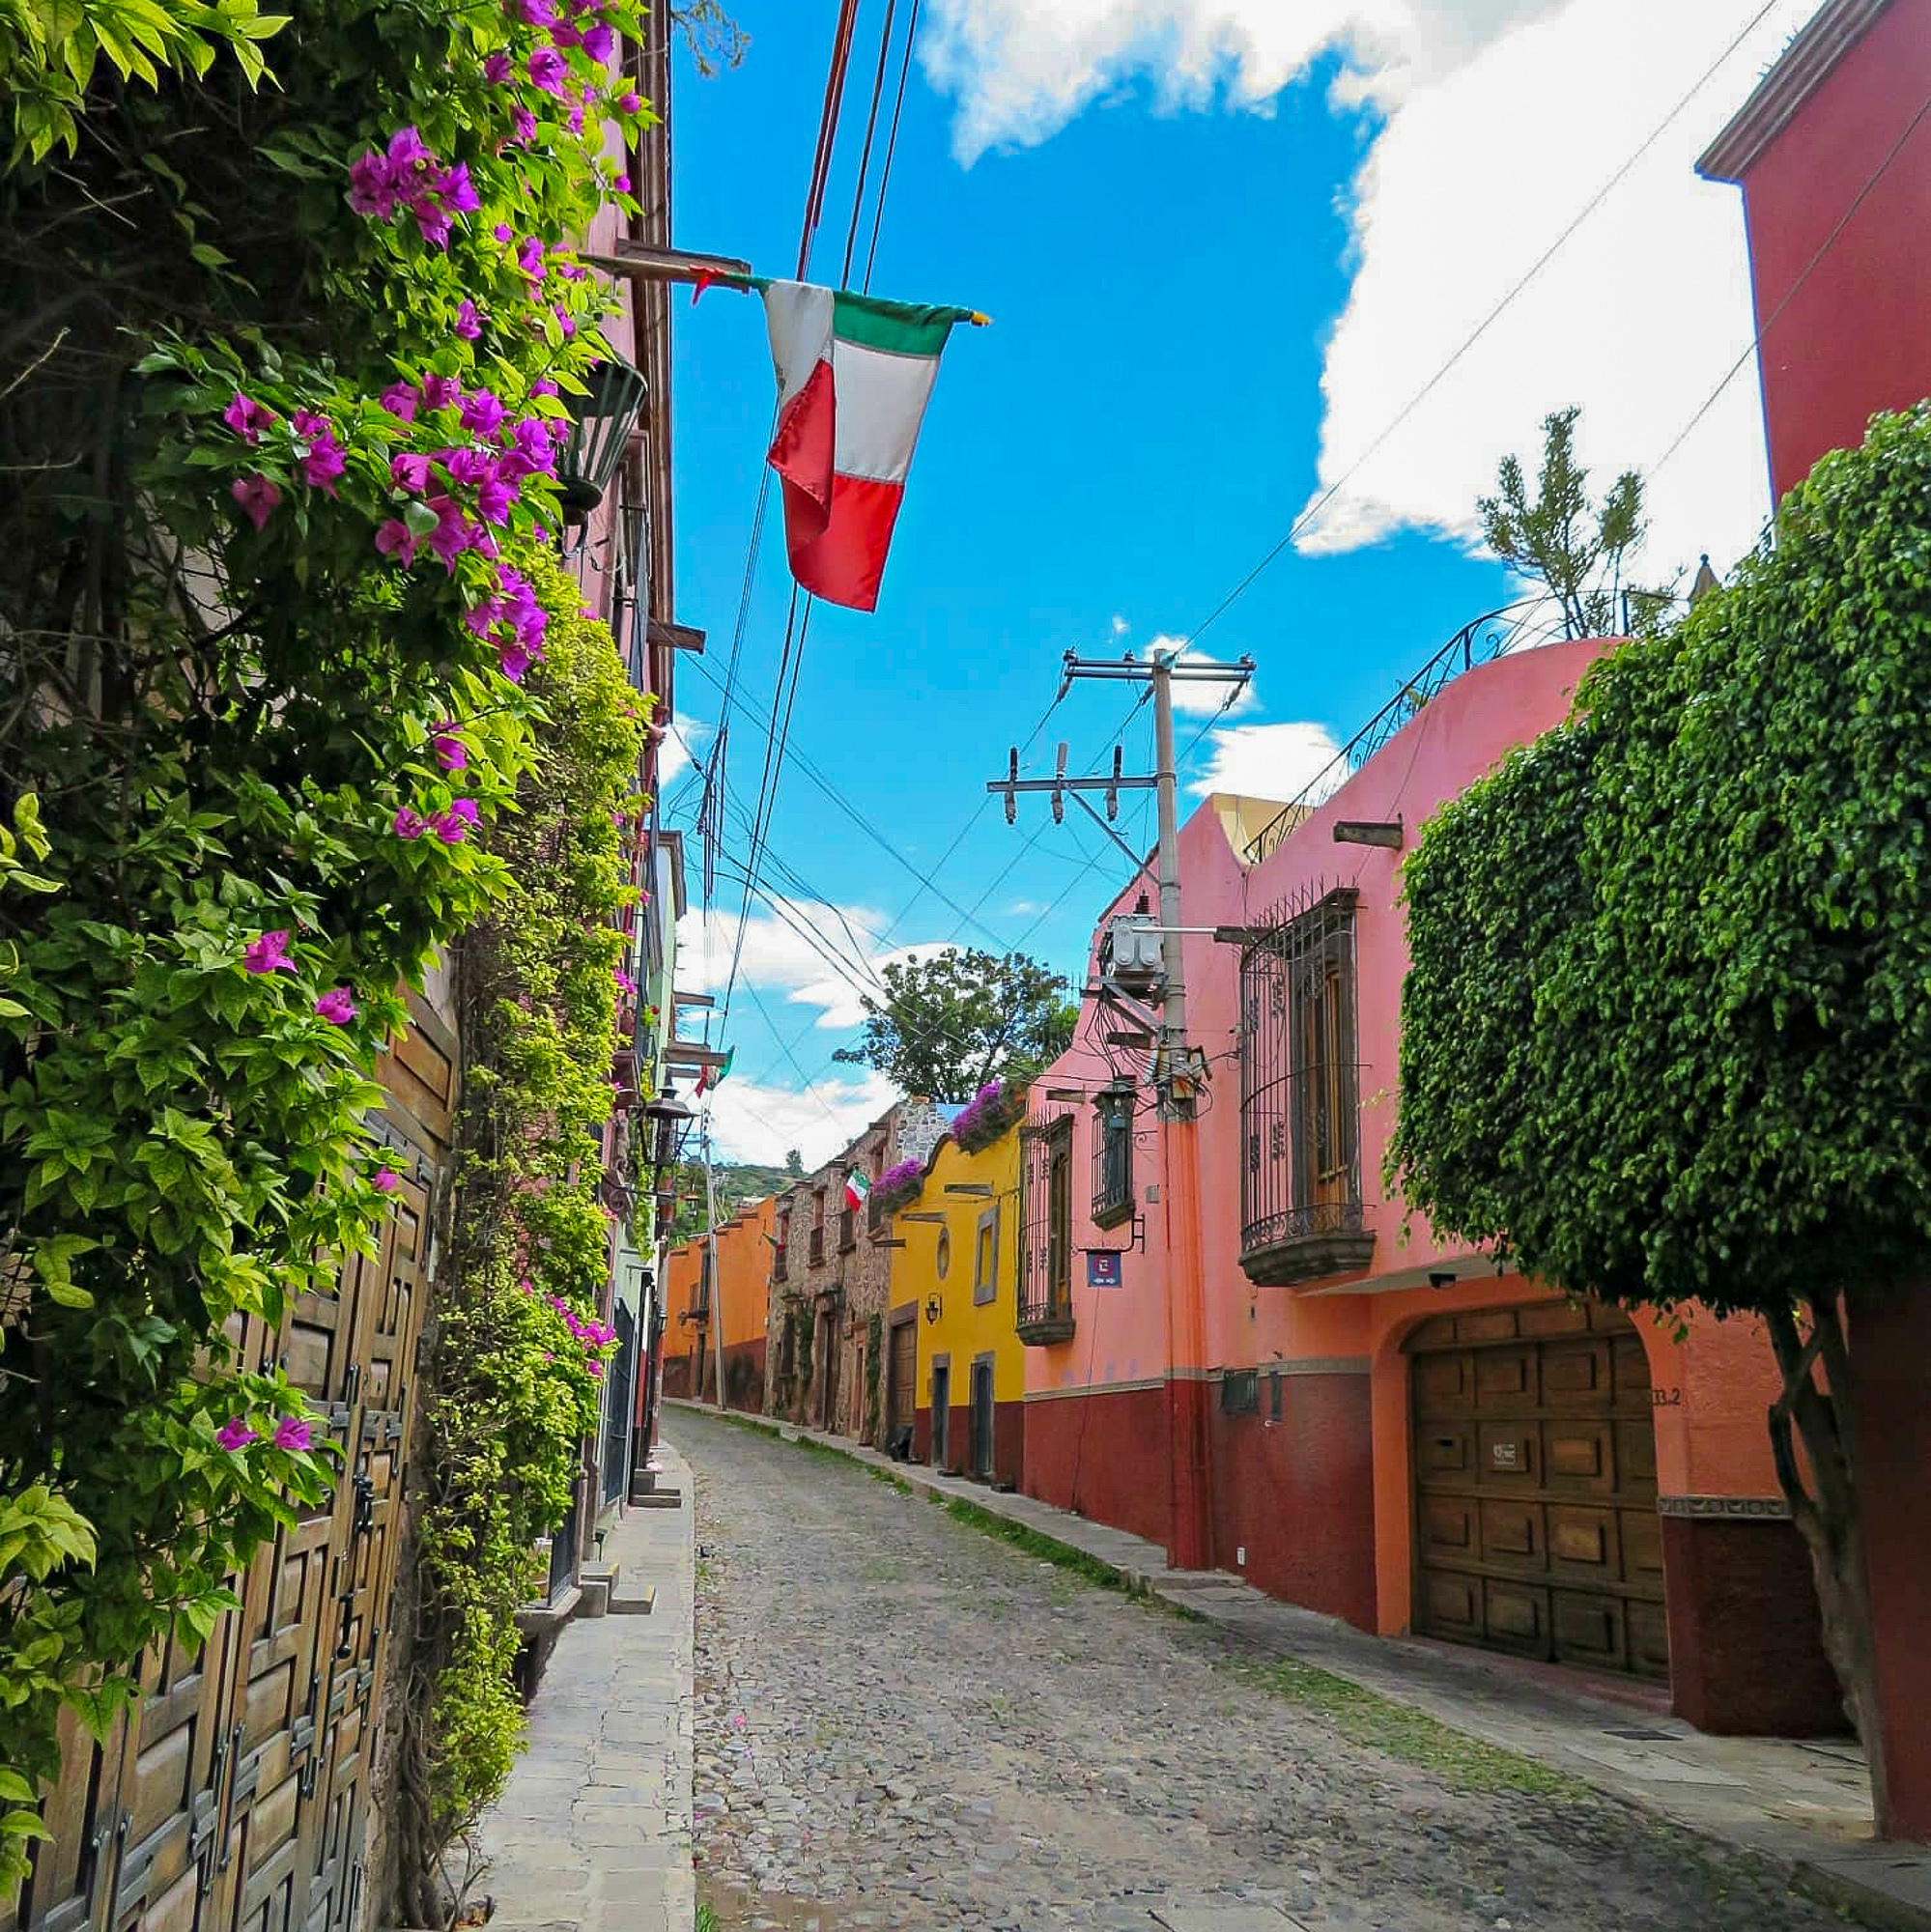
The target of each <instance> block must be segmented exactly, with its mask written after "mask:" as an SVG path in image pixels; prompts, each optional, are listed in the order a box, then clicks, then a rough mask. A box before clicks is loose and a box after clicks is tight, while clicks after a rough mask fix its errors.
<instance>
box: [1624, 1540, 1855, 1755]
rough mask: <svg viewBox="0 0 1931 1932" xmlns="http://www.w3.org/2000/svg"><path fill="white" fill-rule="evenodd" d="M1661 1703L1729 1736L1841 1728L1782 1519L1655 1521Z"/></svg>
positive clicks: (1811, 1593) (1800, 1554)
mask: <svg viewBox="0 0 1931 1932" xmlns="http://www.w3.org/2000/svg"><path fill="white" fill-rule="evenodd" d="M1662 1581H1663V1602H1664V1607H1665V1609H1666V1611H1667V1613H1668V1617H1669V1689H1670V1708H1671V1709H1672V1710H1673V1711H1674V1712H1675V1713H1676V1715H1677V1716H1678V1717H1679V1718H1685V1719H1688V1720H1689V1721H1690V1723H1692V1724H1694V1725H1695V1726H1696V1728H1697V1729H1698V1730H1699V1731H1715V1732H1717V1733H1718V1734H1719V1735H1722V1736H1728V1737H1739V1736H1743V1737H1747V1736H1752V1735H1755V1736H1760V1737H1779V1738H1804V1737H1824V1736H1828V1735H1830V1734H1831V1733H1832V1732H1836V1731H1842V1730H1844V1729H1845V1728H1846V1726H1845V1723H1844V1708H1843V1700H1842V1698H1841V1697H1840V1696H1839V1695H1838V1692H1837V1680H1836V1676H1835V1674H1834V1673H1833V1672H1832V1669H1831V1664H1830V1660H1829V1659H1828V1658H1826V1657H1825V1655H1824V1642H1823V1636H1822V1634H1821V1632H1820V1630H1819V1628H1818V1622H1817V1592H1816V1590H1815V1588H1814V1586H1813V1585H1812V1583H1811V1580H1810V1557H1809V1553H1808V1551H1807V1550H1805V1548H1804V1547H1803V1538H1802V1537H1801V1536H1799V1535H1798V1533H1797V1530H1796V1528H1795V1527H1794V1526H1793V1525H1792V1524H1790V1523H1788V1522H1777V1521H1775V1520H1768V1521H1739V1520H1734V1519H1729V1518H1724V1517H1681V1516H1666V1517H1664V1518H1663V1519H1662Z"/></svg>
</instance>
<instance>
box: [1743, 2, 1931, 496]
mask: <svg viewBox="0 0 1931 1932" xmlns="http://www.w3.org/2000/svg"><path fill="white" fill-rule="evenodd" d="M1927 96H1931V0H1892V4H1891V5H1890V6H1888V7H1887V8H1886V9H1885V10H1884V11H1883V12H1882V13H1880V14H1879V15H1878V16H1877V18H1876V19H1875V20H1874V21H1873V22H1872V24H1871V25H1870V27H1869V28H1868V29H1867V30H1866V31H1865V32H1864V34H1863V35H1862V36H1861V38H1860V39H1859V40H1858V41H1857V42H1856V43H1853V45H1852V46H1851V47H1849V48H1848V49H1847V50H1846V51H1845V53H1844V54H1843V55H1842V57H1841V58H1840V59H1839V60H1838V62H1837V64H1836V66H1835V67H1834V68H1833V69H1832V71H1831V72H1830V73H1829V74H1828V75H1827V76H1826V77H1825V79H1824V80H1823V82H1822V83H1821V84H1820V85H1819V86H1818V87H1817V88H1816V90H1815V91H1814V92H1813V93H1812V94H1811V95H1810V96H1809V97H1808V98H1807V99H1805V100H1804V101H1803V104H1802V106H1800V107H1799V108H1798V110H1797V112H1796V113H1795V114H1794V115H1793V116H1792V117H1791V119H1790V120H1789V121H1788V122H1787V123H1786V124H1785V126H1784V127H1783V128H1782V129H1781V130H1780V131H1779V132H1778V133H1777V135H1776V136H1775V139H1774V140H1773V141H1772V142H1771V144H1770V145H1769V147H1767V148H1766V149H1765V150H1764V152H1763V153H1762V154H1761V155H1760V156H1758V157H1757V159H1756V160H1755V161H1754V162H1753V163H1752V164H1751V165H1750V166H1749V167H1748V168H1747V169H1746V172H1745V175H1744V208H1745V216H1746V223H1747V226H1748V230H1749V242H1750V279H1751V284H1752V294H1753V299H1754V302H1755V308H1756V320H1757V327H1758V329H1759V330H1760V332H1761V335H1762V342H1761V346H1760V348H1759V351H1758V355H1759V367H1760V372H1761V378H1762V383H1763V399H1764V417H1765V422H1766V425H1767V427H1768V430H1769V438H1770V468H1771V485H1772V489H1773V490H1774V492H1775V494H1776V495H1777V496H1779V497H1781V496H1782V495H1783V493H1784V492H1785V491H1786V490H1788V489H1789V488H1790V487H1791V485H1792V484H1794V483H1797V482H1800V481H1802V479H1803V476H1804V475H1805V474H1806V473H1807V472H1808V470H1809V469H1810V467H1811V465H1812V464H1814V463H1815V462H1816V461H1817V459H1818V458H1819V457H1820V456H1822V455H1823V454H1824V452H1825V451H1826V450H1829V449H1835V448H1840V447H1852V446H1855V445H1856V444H1858V443H1860V442H1861V441H1862V440H1863V437H1864V426H1865V424H1866V423H1867V422H1868V421H1869V419H1870V416H1871V414H1872V412H1874V411H1877V410H1887V409H1891V410H1894V409H1903V408H1907V407H1909V406H1910V405H1911V404H1913V403H1916V402H1918V401H1920V400H1921V399H1922V398H1923V397H1924V396H1926V395H1927V394H1931V329H1927V327H1925V317H1926V316H1927V315H1931V250H1927V249H1926V248H1925V247H1924V246H1923V235H1924V224H1925V211H1926V210H1927V208H1931V120H1926V121H1921V122H1919V123H1918V125H1917V128H1916V129H1915V131H1913V132H1912V133H1911V135H1910V137H1909V138H1908V139H1907V140H1906V141H1905V143H1904V145H1903V147H1902V148H1901V149H1899V150H1898V152H1897V154H1896V155H1895V156H1890V151H1891V149H1892V147H1893V145H1894V144H1895V143H1896V142H1897V140H1898V138H1899V136H1900V135H1903V134H1904V132H1905V130H1906V128H1908V127H1910V125H1911V122H1912V119H1913V117H1914V116H1915V115H1917V113H1918V111H1919V110H1920V109H1921V108H1922V106H1923V103H1924V100H1925V99H1926V97H1927ZM1887 156H1890V158H1888V159H1887ZM1860 194H1861V195H1862V200H1861V202H1860V203H1859V205H1858V207H1857V210H1856V213H1850V211H1851V208H1852V204H1853V203H1854V202H1858V198H1859V196H1860ZM1847 214H1849V219H1848V220H1845V216H1846V215H1847ZM1840 221H1842V222H1844V226H1843V229H1842V232H1841V233H1839V234H1837V235H1836V236H1835V239H1834V240H1832V230H1833V229H1835V228H1836V226H1837V224H1838V223H1839V222H1840ZM1827 241H1828V242H1829V247H1828V249H1826V251H1825V252H1824V253H1823V254H1822V256H1821V258H1820V257H1819V253H1818V251H1819V250H1820V249H1825V244H1826V242H1827Z"/></svg>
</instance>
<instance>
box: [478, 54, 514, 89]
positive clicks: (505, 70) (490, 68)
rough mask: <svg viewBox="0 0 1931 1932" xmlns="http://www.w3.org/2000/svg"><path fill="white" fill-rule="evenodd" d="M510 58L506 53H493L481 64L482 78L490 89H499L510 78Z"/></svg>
mask: <svg viewBox="0 0 1931 1932" xmlns="http://www.w3.org/2000/svg"><path fill="white" fill-rule="evenodd" d="M510 71H511V69H510V57H509V55H508V54H506V53H500V52H498V53H494V54H491V55H490V57H489V58H488V59H487V60H485V61H484V63H483V78H484V79H485V80H487V81H488V82H489V83H490V85H491V86H492V87H500V86H501V85H502V84H503V82H504V81H506V80H507V79H508V78H509V77H510Z"/></svg>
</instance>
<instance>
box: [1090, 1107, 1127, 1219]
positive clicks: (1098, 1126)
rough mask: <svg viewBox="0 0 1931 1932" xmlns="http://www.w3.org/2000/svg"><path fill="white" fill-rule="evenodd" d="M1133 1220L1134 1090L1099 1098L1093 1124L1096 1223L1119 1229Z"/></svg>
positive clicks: (1094, 1214)
mask: <svg viewBox="0 0 1931 1932" xmlns="http://www.w3.org/2000/svg"><path fill="white" fill-rule="evenodd" d="M1132 1217H1133V1089H1132V1088H1131V1087H1108V1088H1104V1089H1102V1090H1101V1092H1100V1093H1099V1094H1098V1095H1097V1098H1096V1102H1095V1106H1094V1110H1093V1226H1094V1227H1096V1228H1117V1227H1118V1226H1119V1225H1120V1224H1121V1222H1122V1221H1128V1220H1131V1219H1132Z"/></svg>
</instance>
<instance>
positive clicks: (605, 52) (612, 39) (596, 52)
mask: <svg viewBox="0 0 1931 1932" xmlns="http://www.w3.org/2000/svg"><path fill="white" fill-rule="evenodd" d="M616 43H617V39H616V36H615V35H614V34H613V33H612V32H611V29H610V28H609V26H607V25H606V24H605V22H603V21H602V20H598V21H596V22H595V23H594V24H593V25H591V26H588V27H585V28H584V29H583V32H582V39H581V41H580V43H579V44H580V45H581V46H582V49H583V51H584V52H585V53H586V54H588V55H589V56H590V58H591V59H592V60H593V61H595V62H596V63H597V65H598V66H599V67H603V66H605V65H607V64H608V63H609V61H610V58H611V53H612V51H613V50H614V49H615V47H616Z"/></svg>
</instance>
